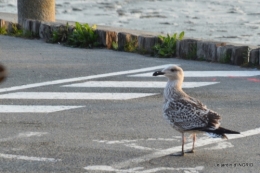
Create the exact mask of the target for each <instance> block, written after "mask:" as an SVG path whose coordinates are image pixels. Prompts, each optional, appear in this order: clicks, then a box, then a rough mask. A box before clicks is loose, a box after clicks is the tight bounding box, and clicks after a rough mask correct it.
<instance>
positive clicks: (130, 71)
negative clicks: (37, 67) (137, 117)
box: [0, 64, 169, 93]
mask: <svg viewBox="0 0 260 173" xmlns="http://www.w3.org/2000/svg"><path fill="white" fill-rule="evenodd" d="M168 65H169V64H168ZM168 65H167V64H165V65H160V66H154V67H147V68H141V69H135V70H126V71H119V72H112V73H105V74H97V75H91V76H84V77H76V78H69V79H60V80H54V81H48V82H40V83H34V84H26V85H20V86H13V87H8V88H1V89H0V93H4V92H10V91H17V90H22V89H28V88H36V87H42V86H48V85H57V84H64V83H69V82H78V81H83V80H91V79H97V78H104V77H111V76H118V75H126V74H131V73H141V72H146V71H151V70H156V69H162V68H165V67H166V66H168Z"/></svg>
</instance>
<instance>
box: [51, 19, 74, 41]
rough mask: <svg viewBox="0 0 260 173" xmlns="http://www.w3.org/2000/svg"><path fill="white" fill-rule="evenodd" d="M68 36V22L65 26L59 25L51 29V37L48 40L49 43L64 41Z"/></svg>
mask: <svg viewBox="0 0 260 173" xmlns="http://www.w3.org/2000/svg"><path fill="white" fill-rule="evenodd" d="M68 36H69V24H68V22H67V24H66V25H65V26H60V27H58V28H56V29H54V30H53V31H52V35H51V39H50V40H49V41H50V42H51V43H64V42H67V40H68Z"/></svg>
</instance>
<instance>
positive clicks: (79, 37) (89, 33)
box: [67, 22, 99, 48]
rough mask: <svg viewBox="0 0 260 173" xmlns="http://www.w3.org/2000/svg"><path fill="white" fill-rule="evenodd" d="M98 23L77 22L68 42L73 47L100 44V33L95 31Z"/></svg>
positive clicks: (90, 46)
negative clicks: (91, 24)
mask: <svg viewBox="0 0 260 173" xmlns="http://www.w3.org/2000/svg"><path fill="white" fill-rule="evenodd" d="M96 27H97V26H96V25H93V26H89V25H88V24H80V23H78V22H76V23H75V29H74V30H73V32H72V33H71V34H69V36H68V41H67V44H68V45H70V46H73V47H84V48H92V47H96V46H98V45H99V43H98V42H97V37H98V35H97V34H96V33H95V30H96Z"/></svg>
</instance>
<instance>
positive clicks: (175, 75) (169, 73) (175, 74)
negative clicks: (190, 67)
mask: <svg viewBox="0 0 260 173" xmlns="http://www.w3.org/2000/svg"><path fill="white" fill-rule="evenodd" d="M159 75H164V76H166V77H167V78H168V79H169V80H173V81H175V80H178V81H180V82H182V81H183V79H184V75H183V70H182V68H180V67H179V66H177V65H171V66H168V67H166V68H165V69H163V70H161V71H156V72H154V73H153V76H159Z"/></svg>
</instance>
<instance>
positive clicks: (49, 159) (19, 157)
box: [0, 153, 61, 162]
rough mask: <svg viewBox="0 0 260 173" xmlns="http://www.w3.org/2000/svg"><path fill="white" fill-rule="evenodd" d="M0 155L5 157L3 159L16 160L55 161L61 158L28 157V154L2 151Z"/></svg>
mask: <svg viewBox="0 0 260 173" xmlns="http://www.w3.org/2000/svg"><path fill="white" fill-rule="evenodd" d="M0 157H1V158H5V159H17V160H27V161H38V162H57V161H61V159H54V158H45V157H29V156H21V155H13V154H2V153H0Z"/></svg>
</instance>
